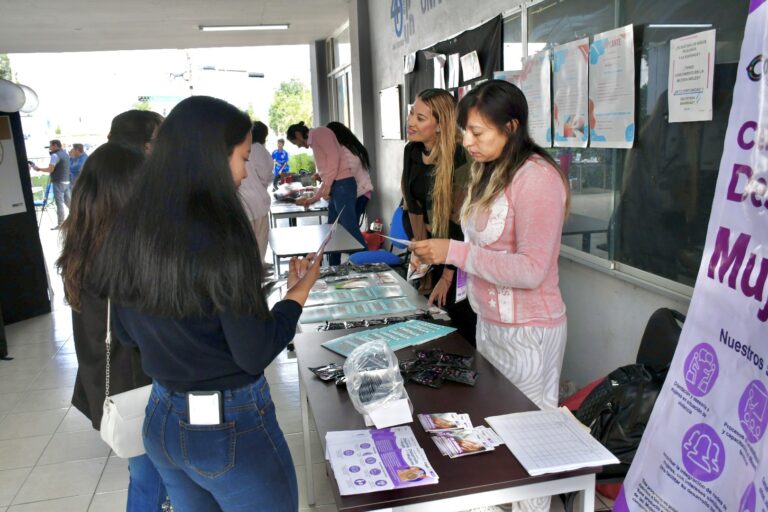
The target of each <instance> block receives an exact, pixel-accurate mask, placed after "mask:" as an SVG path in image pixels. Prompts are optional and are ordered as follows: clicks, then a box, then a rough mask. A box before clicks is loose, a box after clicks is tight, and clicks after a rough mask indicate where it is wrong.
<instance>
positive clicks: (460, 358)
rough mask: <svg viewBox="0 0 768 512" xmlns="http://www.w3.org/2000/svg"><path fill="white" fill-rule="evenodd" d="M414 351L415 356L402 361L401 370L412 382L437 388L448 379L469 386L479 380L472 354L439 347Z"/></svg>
mask: <svg viewBox="0 0 768 512" xmlns="http://www.w3.org/2000/svg"><path fill="white" fill-rule="evenodd" d="M413 352H414V355H415V356H416V357H415V358H413V359H406V360H403V361H400V371H401V372H402V373H403V374H404V376H405V377H406V378H407V379H408V380H410V381H412V382H416V383H418V384H423V385H425V386H429V387H432V388H436V389H439V388H440V386H442V385H443V381H446V380H450V381H453V382H459V383H461V384H467V385H469V386H474V385H475V382H477V372H476V371H474V370H473V369H472V362H473V361H474V358H473V357H472V356H464V355H461V354H450V353H447V352H443V351H442V350H440V349H439V348H434V349H430V350H414V351H413Z"/></svg>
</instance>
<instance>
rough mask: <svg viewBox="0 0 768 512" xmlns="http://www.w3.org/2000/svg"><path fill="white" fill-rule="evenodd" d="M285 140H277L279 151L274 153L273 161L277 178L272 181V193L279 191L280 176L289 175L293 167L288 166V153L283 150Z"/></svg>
mask: <svg viewBox="0 0 768 512" xmlns="http://www.w3.org/2000/svg"><path fill="white" fill-rule="evenodd" d="M283 146H285V139H277V149H276V150H274V151H273V152H272V160H274V162H275V177H274V178H273V179H272V192H274V191H275V190H277V183H278V182H279V181H280V176H282V175H285V174H288V173H289V172H290V170H291V166H290V165H289V164H288V152H287V151H286V150H284V149H283Z"/></svg>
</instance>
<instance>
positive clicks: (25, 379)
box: [0, 361, 37, 393]
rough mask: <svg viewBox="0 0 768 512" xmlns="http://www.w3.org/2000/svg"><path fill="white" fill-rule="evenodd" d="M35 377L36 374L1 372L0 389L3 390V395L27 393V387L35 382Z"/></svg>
mask: <svg viewBox="0 0 768 512" xmlns="http://www.w3.org/2000/svg"><path fill="white" fill-rule="evenodd" d="M11 362H13V361H11ZM3 364H5V363H3ZM36 377H37V373H29V372H26V371H24V372H18V373H12V372H3V373H0V389H2V390H3V393H17V392H19V391H27V390H28V389H29V386H31V385H32V383H33V382H34V381H35V378H36Z"/></svg>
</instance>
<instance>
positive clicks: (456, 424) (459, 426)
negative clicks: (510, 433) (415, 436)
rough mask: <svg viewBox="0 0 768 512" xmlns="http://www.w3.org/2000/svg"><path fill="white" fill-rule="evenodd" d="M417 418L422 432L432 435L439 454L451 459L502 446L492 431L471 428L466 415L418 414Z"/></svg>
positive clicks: (451, 413) (483, 428) (444, 413)
mask: <svg viewBox="0 0 768 512" xmlns="http://www.w3.org/2000/svg"><path fill="white" fill-rule="evenodd" d="M418 418H419V422H420V423H421V426H422V427H424V430H425V431H427V432H429V433H430V434H432V441H434V443H435V445H437V448H438V449H439V450H440V453H442V454H443V455H447V456H449V457H450V458H452V459H453V458H456V457H464V456H466V455H475V454H478V453H485V452H490V451H493V450H494V449H495V448H496V447H497V446H499V445H501V444H504V443H503V441H502V440H501V438H500V437H499V436H498V435H497V434H496V432H494V431H493V430H492V429H490V428H487V427H484V426H479V427H474V428H473V427H472V422H471V421H470V419H469V415H468V414H457V413H455V412H441V413H432V414H419V415H418Z"/></svg>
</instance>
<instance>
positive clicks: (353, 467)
mask: <svg viewBox="0 0 768 512" xmlns="http://www.w3.org/2000/svg"><path fill="white" fill-rule="evenodd" d="M359 471H360V466H350V467H349V472H350V473H357V472H359Z"/></svg>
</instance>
